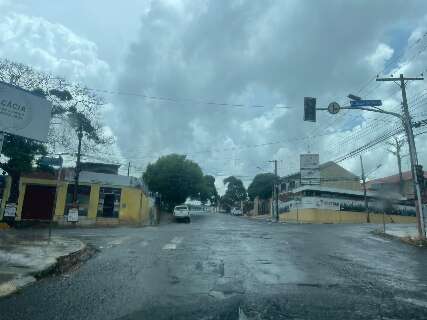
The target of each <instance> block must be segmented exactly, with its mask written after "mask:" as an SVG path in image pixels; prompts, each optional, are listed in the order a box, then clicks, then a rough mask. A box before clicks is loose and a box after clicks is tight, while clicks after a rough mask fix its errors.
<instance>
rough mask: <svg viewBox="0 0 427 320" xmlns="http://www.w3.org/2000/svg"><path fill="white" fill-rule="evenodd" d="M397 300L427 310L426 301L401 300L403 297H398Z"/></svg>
mask: <svg viewBox="0 0 427 320" xmlns="http://www.w3.org/2000/svg"><path fill="white" fill-rule="evenodd" d="M396 299H397V300H400V301H404V302H407V303H411V304H414V305H416V306H418V307H424V308H427V302H426V301H423V300H419V299H411V298H401V297H396Z"/></svg>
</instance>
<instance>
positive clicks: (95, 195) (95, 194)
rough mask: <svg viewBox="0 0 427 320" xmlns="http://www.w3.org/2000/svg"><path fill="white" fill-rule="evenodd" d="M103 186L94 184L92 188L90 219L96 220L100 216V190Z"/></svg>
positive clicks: (88, 213)
mask: <svg viewBox="0 0 427 320" xmlns="http://www.w3.org/2000/svg"><path fill="white" fill-rule="evenodd" d="M100 188H101V186H100V185H99V184H93V185H92V186H91V188H90V196H89V208H88V212H87V217H88V219H96V216H97V215H98V203H99V189H100Z"/></svg>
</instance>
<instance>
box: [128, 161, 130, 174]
mask: <svg viewBox="0 0 427 320" xmlns="http://www.w3.org/2000/svg"><path fill="white" fill-rule="evenodd" d="M129 175H130V161H129V163H128V177H129Z"/></svg>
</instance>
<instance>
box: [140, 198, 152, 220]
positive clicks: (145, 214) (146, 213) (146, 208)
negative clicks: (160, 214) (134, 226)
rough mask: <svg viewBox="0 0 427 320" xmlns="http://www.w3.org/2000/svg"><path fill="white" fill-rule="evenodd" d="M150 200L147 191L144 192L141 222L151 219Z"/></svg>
mask: <svg viewBox="0 0 427 320" xmlns="http://www.w3.org/2000/svg"><path fill="white" fill-rule="evenodd" d="M150 209H151V208H150V202H149V200H148V197H147V196H146V195H145V193H143V192H142V201H141V222H147V221H149V220H150Z"/></svg>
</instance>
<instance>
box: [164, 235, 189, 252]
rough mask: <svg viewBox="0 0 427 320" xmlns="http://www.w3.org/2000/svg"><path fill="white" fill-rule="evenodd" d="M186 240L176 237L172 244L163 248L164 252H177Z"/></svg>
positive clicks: (167, 244)
mask: <svg viewBox="0 0 427 320" xmlns="http://www.w3.org/2000/svg"><path fill="white" fill-rule="evenodd" d="M182 240H184V237H174V238H173V239H172V240H171V242H170V243H166V244H165V245H164V246H163V248H162V249H163V250H175V249H176V247H177V246H178V245H179V244H180V243H181V242H182Z"/></svg>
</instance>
